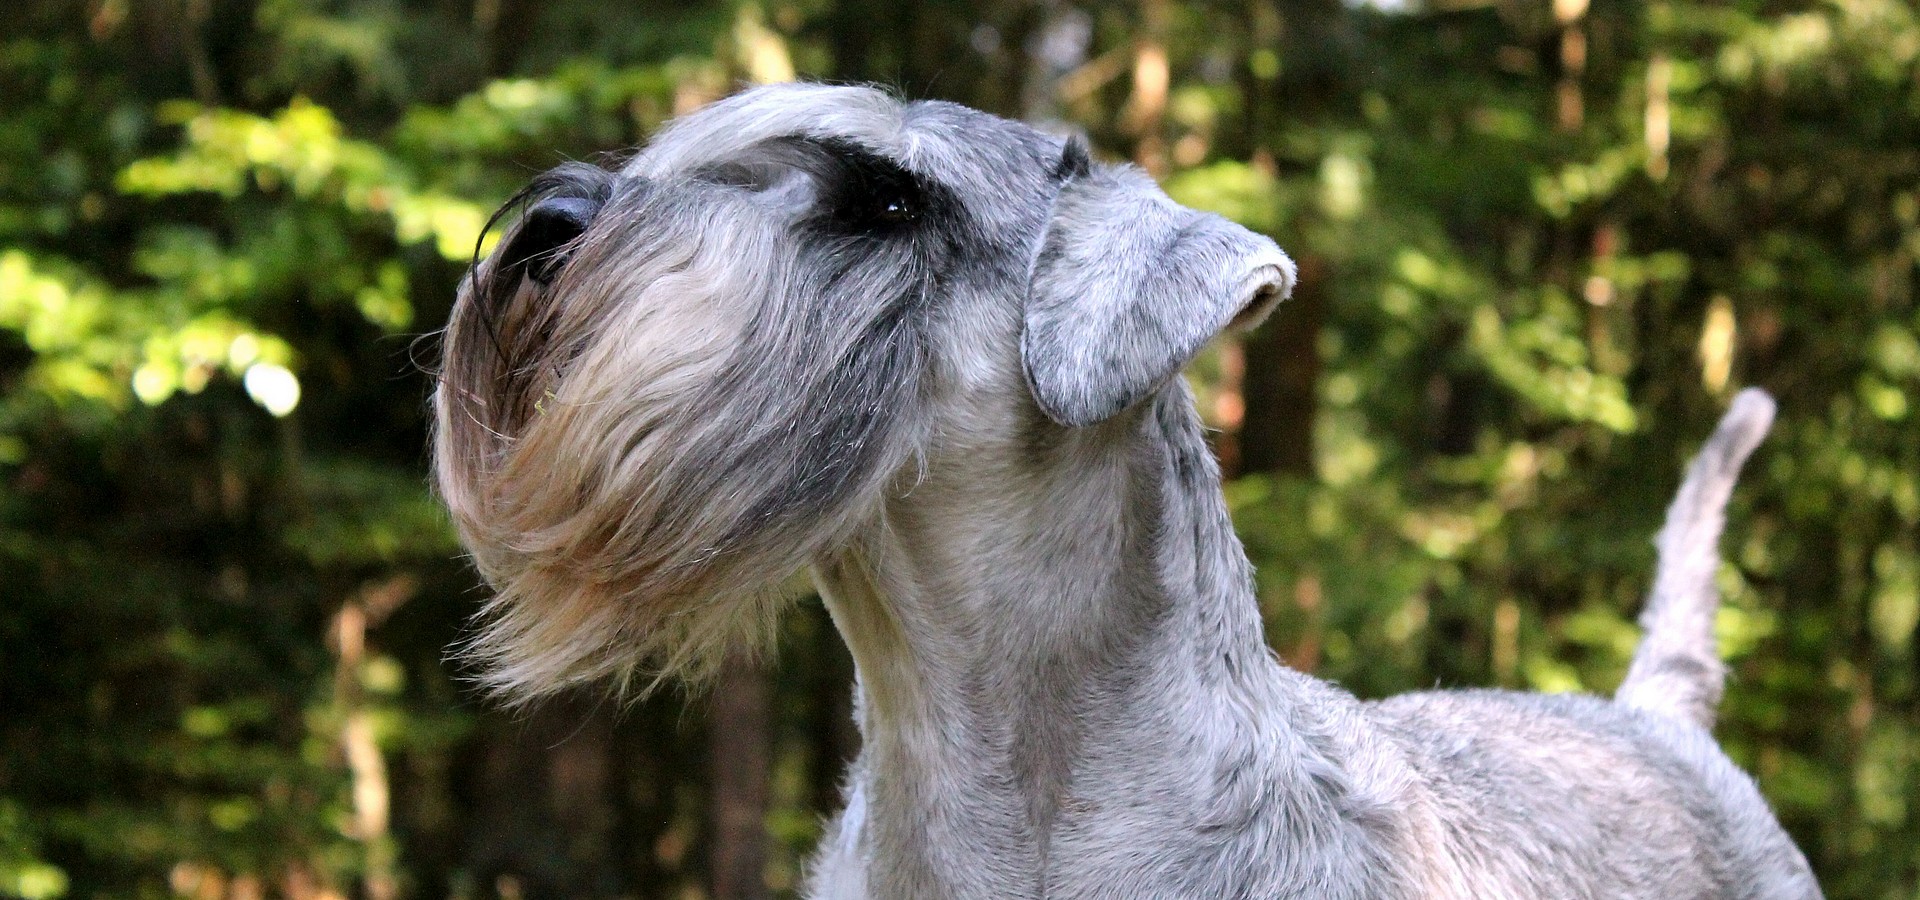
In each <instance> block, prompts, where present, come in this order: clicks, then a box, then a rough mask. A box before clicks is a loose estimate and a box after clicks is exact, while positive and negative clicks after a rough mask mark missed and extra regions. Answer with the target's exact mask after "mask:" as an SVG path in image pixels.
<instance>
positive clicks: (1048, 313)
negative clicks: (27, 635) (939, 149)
mask: <svg viewBox="0 0 1920 900" xmlns="http://www.w3.org/2000/svg"><path fill="white" fill-rule="evenodd" d="M1294 278H1295V274H1294V266H1293V260H1290V259H1288V258H1287V255H1286V254H1285V253H1282V252H1280V248H1279V247H1277V246H1275V245H1274V243H1273V241H1271V240H1269V239H1267V238H1265V237H1262V236H1261V235H1257V234H1254V233H1253V232H1251V231H1248V230H1247V229H1245V228H1242V227H1240V226H1238V225H1235V224H1233V223H1232V222H1229V221H1227V220H1226V219H1223V218H1220V217H1219V216H1216V215H1211V214H1208V213H1202V212H1199V211H1196V210H1192V209H1188V208H1186V207H1184V206H1181V205H1179V204H1177V203H1175V202H1173V201H1172V200H1171V199H1169V198H1168V197H1167V195H1166V194H1164V193H1162V192H1161V191H1160V188H1159V186H1157V185H1155V184H1154V183H1153V179H1151V178H1149V177H1147V175H1146V173H1144V172H1141V171H1140V170H1138V169H1134V168H1132V167H1127V166H1101V167H1096V168H1094V169H1093V170H1092V171H1090V172H1087V173H1086V174H1083V175H1079V176H1078V177H1073V178H1072V179H1071V180H1070V181H1068V182H1067V184H1066V185H1065V186H1064V187H1062V188H1061V190H1060V195H1059V197H1058V198H1057V199H1056V200H1055V201H1054V205H1053V212H1052V215H1051V217H1050V219H1049V221H1048V223H1047V230H1046V234H1045V236H1044V237H1043V238H1042V239H1041V242H1040V252H1039V254H1038V255H1037V256H1036V257H1035V258H1034V262H1033V272H1032V277H1031V280H1030V281H1029V283H1028V288H1027V305H1026V330H1025V333H1024V335H1023V336H1022V338H1021V347H1020V353H1021V358H1022V361H1023V363H1024V365H1025V366H1026V370H1027V383H1028V385H1029V387H1031V389H1032V391H1033V398H1034V400H1035V401H1036V402H1038V403H1039V405H1040V409H1041V411H1042V412H1044V413H1046V414H1047V416H1048V417H1049V418H1051V419H1053V420H1054V421H1056V422H1059V423H1060V424H1062V425H1070V426H1081V425H1091V424H1093V423H1095V422H1099V421H1102V420H1105V419H1107V418H1109V417H1111V416H1113V415H1115V414H1117V413H1119V412H1120V411H1121V410H1123V409H1126V408H1127V407H1128V406H1131V405H1132V404H1133V403H1134V402H1135V401H1138V400H1140V399H1141V398H1142V397H1145V396H1146V395H1147V394H1148V393H1150V392H1151V391H1153V389H1154V388H1156V387H1158V386H1159V385H1160V384H1161V383H1163V382H1164V381H1166V379H1167V378H1169V377H1171V376H1172V375H1173V374H1174V373H1175V372H1178V371H1179V370H1180V367H1181V366H1184V365H1186V363H1187V361H1188V360H1190V359H1192V358H1193V355H1194V354H1195V353H1198V352H1199V351H1200V348H1201V346H1203V345H1205V344H1206V342H1207V341H1208V340H1209V339H1211V338H1212V337H1213V336H1214V335H1216V334H1219V333H1220V332H1221V330H1222V329H1225V328H1227V327H1229V326H1232V327H1237V328H1251V327H1253V326H1254V325H1256V324H1259V322H1260V320H1261V319H1263V318H1265V317H1266V314H1267V313H1268V312H1269V311H1271V310H1272V309H1273V307H1274V305H1275V304H1277V303H1279V301H1280V300H1282V299H1284V298H1285V297H1286V296H1287V294H1288V293H1290V292H1291V291H1292V290H1293V283H1294Z"/></svg>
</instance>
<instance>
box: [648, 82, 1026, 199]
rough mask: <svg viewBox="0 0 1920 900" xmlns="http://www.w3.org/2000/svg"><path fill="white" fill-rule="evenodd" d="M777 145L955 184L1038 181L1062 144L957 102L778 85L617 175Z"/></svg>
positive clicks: (661, 171) (667, 132) (672, 129)
mask: <svg viewBox="0 0 1920 900" xmlns="http://www.w3.org/2000/svg"><path fill="white" fill-rule="evenodd" d="M781 137H807V138H818V139H823V140H837V141H843V142H848V143H852V144H855V145H857V146H861V147H864V148H866V149H868V150H870V151H873V152H875V153H879V154H881V155H884V156H887V157H890V158H892V159H894V160H896V161H898V162H899V163H900V164H901V165H903V166H905V167H907V168H908V169H910V170H914V171H919V172H923V173H926V174H929V175H934V176H937V177H940V178H942V179H958V180H961V181H962V182H966V181H971V180H974V179H980V178H987V179H993V178H1007V177H1009V176H1012V177H1018V176H1019V175H1022V174H1026V175H1030V176H1038V175H1040V174H1041V173H1044V172H1045V171H1046V170H1047V169H1048V168H1049V166H1050V165H1051V162H1052V160H1053V159H1054V158H1055V157H1057V156H1058V154H1059V152H1060V147H1061V141H1060V140H1059V139H1058V138H1053V137H1050V136H1048V135H1046V134H1043V133H1042V132H1040V131H1037V130H1035V129H1033V128H1031V127H1029V126H1027V125H1024V124H1021V123H1019V122H1013V121H1009V120H1007V119H1002V118H999V117H997V116H993V115H989V114H987V113H983V112H980V111H978V110H974V109H970V108H968V107H965V106H960V105H958V104H954V103H946V102H941V101H919V102H913V103H903V102H901V101H899V100H897V99H895V98H894V97H892V96H890V95H888V94H886V93H884V92H882V91H879V90H875V89H873V88H869V87H857V86H844V85H819V84H780V85H769V86H765V87H759V88H755V89H753V90H749V91H745V92H742V93H740V94H736V95H734V96H732V97H728V98H726V99H724V100H721V101H718V102H716V103H713V104H711V105H709V106H706V107H703V108H701V109H699V110H697V111H695V112H693V113H690V114H688V115H685V116H682V117H680V118H678V119H675V120H674V121H673V122H672V123H670V124H669V125H668V126H667V127H666V128H664V129H662V130H661V131H660V133H659V134H658V135H656V136H655V137H654V139H653V141H652V142H651V143H649V144H648V145H647V147H646V149H645V150H643V151H641V152H640V154H639V155H637V156H635V157H634V159H633V161H632V162H630V163H628V165H627V167H626V169H625V171H624V174H626V175H630V176H640V177H647V178H662V177H667V176H670V175H672V174H674V173H676V172H683V171H687V170H689V169H693V168H696V167H699V166H703V165H707V164H710V163H712V162H713V161H714V160H716V159H722V158H726V157H728V156H731V155H735V154H740V153H744V152H748V151H750V150H751V149H752V148H754V147H755V146H756V145H759V144H761V143H762V142H765V141H767V140H770V139H774V138H781Z"/></svg>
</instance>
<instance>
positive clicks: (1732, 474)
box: [1614, 389, 1774, 728]
mask: <svg viewBox="0 0 1920 900" xmlns="http://www.w3.org/2000/svg"><path fill="white" fill-rule="evenodd" d="M1773 411H1774V404H1773V398H1771V397H1768V396H1767V395H1766V394H1764V393H1762V392H1760V391H1758V390H1753V389H1748V390H1745V391H1741V392H1740V394H1739V396H1737V397H1734V398H1733V407H1732V408H1731V409H1729V410H1727V415H1726V418H1724V419H1722V420H1721V421H1720V427H1719V428H1717V429H1715V430H1714V432H1713V437H1712V438H1711V439H1709V440H1708V441H1707V445H1706V447H1704V448H1702V449H1701V451H1700V454H1699V455H1698V456H1695V457H1694V459H1693V464H1692V465H1691V466H1689V467H1688V468H1687V480H1686V482H1685V483H1684V484H1682V485H1681V486H1680V493H1679V494H1678V495H1676V496H1675V497H1674V498H1673V505H1672V506H1671V507H1669V508H1668V509H1667V523H1666V525H1665V526H1663V527H1662V528H1661V529H1660V537H1659V538H1658V539H1657V541H1656V543H1657V544H1658V545H1659V548H1660V569H1659V574H1658V578H1657V579H1656V580H1655V581H1654V583H1653V593H1652V595H1651V596H1649V597H1648V598H1647V608H1646V611H1645V612H1643V613H1641V614H1640V624H1641V626H1642V627H1644V628H1645V629H1646V631H1647V637H1646V639H1645V640H1643V641H1641V642H1640V646H1639V648H1637V649H1636V650H1635V651H1634V654H1633V664H1632V666H1631V667H1630V668H1628V669H1627V677H1626V680H1625V681H1623V682H1621V684H1620V689H1619V690H1618V691H1617V692H1615V694H1614V699H1615V700H1617V701H1619V702H1621V703H1624V704H1626V705H1627V706H1632V707H1636V708H1638V709H1644V710H1647V711H1649V712H1655V713H1660V714H1663V715H1667V716H1671V717H1673V718H1676V719H1681V720H1684V721H1689V722H1693V723H1695V724H1697V725H1699V726H1701V727H1702V728H1712V727H1713V712H1714V710H1715V709H1716V708H1718V707H1719V706H1720V694H1721V692H1722V691H1723V690H1724V688H1725V682H1726V672H1727V667H1726V665H1725V664H1724V663H1722V662H1721V661H1720V654H1719V652H1718V649H1717V645H1716V644H1715V642H1714V637H1713V617H1714V616H1713V614H1714V610H1715V609H1717V608H1718V607H1719V606H1720V592H1719V591H1718V590H1717V589H1716V588H1715V587H1714V582H1713V579H1714V575H1715V574H1716V572H1717V571H1718V570H1719V568H1720V554H1719V552H1718V547H1719V545H1720V532H1721V530H1722V529H1724V528H1725V527H1726V524H1727V517H1726V509H1727V498H1728V497H1730V496H1732V494H1733V483H1734V481H1735V480H1737V479H1738V478H1739V476H1740V466H1741V465H1742V464H1744V463H1745V462H1746V461H1747V457H1748V456H1749V455H1751V454H1752V453H1753V450H1754V448H1755V447H1758V446H1760V441H1761V439H1762V438H1764V437H1766V436H1767V429H1768V427H1770V426H1771V425H1772V424H1773Z"/></svg>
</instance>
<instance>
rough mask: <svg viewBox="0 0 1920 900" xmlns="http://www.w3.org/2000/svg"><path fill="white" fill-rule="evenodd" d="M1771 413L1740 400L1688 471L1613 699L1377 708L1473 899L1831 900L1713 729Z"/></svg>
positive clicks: (1463, 700)
mask: <svg viewBox="0 0 1920 900" xmlns="http://www.w3.org/2000/svg"><path fill="white" fill-rule="evenodd" d="M1773 412H1774V405H1773V401H1772V400H1771V399H1770V398H1768V397H1767V396H1766V395H1765V394H1764V393H1761V392H1759V391H1754V390H1749V391H1746V392H1744V393H1742V394H1741V395H1740V396H1739V397H1737V398H1735V400H1734V403H1733V406H1732V408H1731V409H1730V410H1729V411H1728V412H1727V415H1726V416H1725V418H1723V419H1722V420H1721V422H1720V427H1719V428H1718V429H1716V430H1715V432H1714V435H1713V437H1712V438H1711V439H1709V440H1708V441H1707V444H1706V446H1705V447H1704V448H1702V449H1701V451H1700V453H1699V455H1698V456H1696V457H1695V458H1694V461H1693V464H1692V465H1691V466H1690V467H1689V469H1688V472H1687V478H1686V481H1685V483H1684V484H1682V485H1681V488H1680V491H1679V493H1678V495H1677V496H1676V497H1675V499H1674V501H1673V505H1672V506H1671V507H1670V508H1669V510H1668V512H1667V522H1666V525H1665V527H1664V528H1662V529H1661V532H1660V537H1659V541H1658V544H1659V548H1660V567H1659V571H1658V573H1657V574H1656V576H1655V580H1654V588H1653V591H1652V592H1651V596H1650V598H1649V600H1648V603H1647V609H1646V611H1645V613H1643V614H1642V616H1641V624H1642V625H1643V626H1645V627H1646V629H1647V634H1646V637H1645V638H1644V639H1643V640H1642V642H1641V645H1640V647H1639V648H1638V649H1637V650H1636V652H1635V654H1634V658H1633V663H1632V665H1631V667H1630V669H1629V670H1628V674H1627V677H1626V680H1625V681H1624V682H1623V683H1622V684H1621V686H1620V690H1619V691H1618V693H1617V694H1616V696H1615V699H1614V700H1612V701H1607V700H1603V699H1600V698H1597V697H1591V696H1584V695H1571V694H1567V695H1540V694H1521V693H1514V692H1508V691H1444V692H1442V691H1436V692H1427V693H1419V694H1409V695H1404V696H1400V697H1395V698H1392V699H1390V700H1386V701H1383V702H1380V703H1378V704H1374V705H1372V706H1371V707H1370V708H1371V710H1372V711H1373V713H1374V716H1375V719H1376V720H1377V721H1378V723H1379V724H1380V726H1381V727H1382V729H1383V730H1385V731H1386V732H1387V733H1388V734H1390V735H1392V736H1394V737H1395V738H1397V740H1398V742H1399V744H1400V745H1401V746H1402V748H1404V750H1405V752H1406V755H1407V756H1406V758H1407V760H1408V762H1409V764H1410V765H1411V766H1412V767H1413V768H1414V769H1415V770H1416V771H1418V772H1419V773H1420V774H1421V775H1422V776H1423V778H1422V780H1423V781H1424V782H1425V785H1426V787H1427V788H1428V790H1429V791H1430V795H1431V799H1432V804H1433V810H1434V812H1435V817H1436V818H1437V819H1438V827H1439V830H1440V832H1441V835H1442V837H1441V839H1442V841H1443V842H1444V843H1445V845H1446V846H1445V847H1444V848H1443V850H1442V853H1443V854H1444V855H1445V856H1446V857H1447V858H1449V859H1450V860H1451V861H1452V862H1453V863H1454V864H1455V866H1456V867H1457V869H1458V870H1459V872H1460V875H1461V877H1462V878H1464V880H1465V881H1466V882H1467V885H1468V888H1469V890H1470V892H1471V893H1473V894H1474V895H1475V896H1480V897H1514V898H1523V897H1555V898H1588V897H1590V898H1595V900H1603V898H1605V900H1614V898H1646V900H1669V898H1682V897H1688V898H1691V897H1699V898H1753V900H1762V898H1765V900H1773V898H1779V900H1806V898H1813V897H1819V896H1820V889H1819V887H1818V885H1817V884H1816V883H1815V882H1814V879H1813V875H1812V873H1811V871H1810V870H1809V869H1808V867H1807V862H1806V858H1805V857H1804V856H1802V855H1801V853H1800V851H1799V850H1798V849H1797V848H1796V847H1795V846H1794V845H1793V842H1792V841H1791V840H1789V839H1788V838H1787V835H1786V833H1785V832H1784V831H1783V830H1782V829H1781V828H1780V826H1779V824H1778V823H1777V822H1776V820H1775V819H1774V816H1773V813H1772V812H1771V811H1770V810H1769V809H1768V808H1767V805H1766V801H1765V800H1763V799H1762V798H1761V796H1760V792H1759V790H1758V789H1757V788H1756V787H1755V786H1754V783H1753V780H1752V779H1751V778H1749V777H1748V776H1747V775H1746V774H1745V773H1744V772H1742V771H1740V770H1739V769H1738V768H1737V767H1735V766H1734V765H1733V763H1731V762H1730V761H1728V759H1727V758H1726V756H1725V754H1723V753H1721V751H1720V748H1719V747H1718V746H1717V745H1715V743H1714V741H1713V737H1712V735H1711V734H1709V733H1708V731H1707V729H1708V728H1710V727H1711V726H1712V724H1713V715H1714V709H1715V707H1716V706H1717V705H1718V703H1719V700H1720V695H1721V691H1722V686H1723V682H1724V680H1725V666H1724V665H1723V664H1722V663H1721V662H1720V658H1719V655H1718V653H1717V652H1716V650H1715V645H1714V637H1713V618H1714V611H1715V610H1716V609H1717V607H1718V606H1719V592H1718V591H1717V590H1716V589H1715V586H1714V575H1715V572H1716V570H1717V569H1718V567H1719V560H1720V556H1719V550H1718V545H1719V541H1720V533H1721V530H1722V528H1723V526H1724V524H1725V509H1726V503H1727V498H1728V496H1729V494H1730V493H1731V492H1732V489H1733V484H1734V481H1735V479H1736V477H1737V476H1738V475H1739V472H1740V467H1741V465H1742V464H1743V463H1744V462H1745V461H1746V458H1747V456H1748V455H1749V454H1751V453H1752V452H1753V450H1754V448H1755V447H1756V446H1758V445H1759V443H1760V440H1761V438H1762V437H1764V436H1765V434H1766V431H1767V428H1768V426H1769V425H1770V424H1771V422H1772V420H1773Z"/></svg>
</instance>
